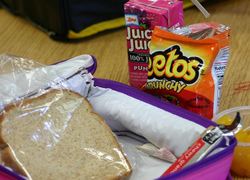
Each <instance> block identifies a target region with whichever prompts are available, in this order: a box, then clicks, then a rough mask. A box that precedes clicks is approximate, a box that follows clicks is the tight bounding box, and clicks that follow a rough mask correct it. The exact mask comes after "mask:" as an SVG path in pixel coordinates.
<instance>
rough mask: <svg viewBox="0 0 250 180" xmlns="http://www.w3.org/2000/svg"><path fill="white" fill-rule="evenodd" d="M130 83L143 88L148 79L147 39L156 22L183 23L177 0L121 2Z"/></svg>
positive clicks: (162, 24) (170, 24) (149, 37)
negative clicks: (124, 23) (124, 21)
mask: <svg viewBox="0 0 250 180" xmlns="http://www.w3.org/2000/svg"><path fill="white" fill-rule="evenodd" d="M124 12H125V20H126V28H127V38H126V39H127V47H128V48H127V49H128V65H129V81H130V85H131V86H134V87H137V88H139V89H144V87H145V84H146V82H147V74H148V59H149V43H150V40H151V35H152V30H153V29H154V27H155V26H161V27H165V28H170V27H178V26H182V25H183V3H182V1H179V0H130V1H128V2H127V3H125V5H124Z"/></svg>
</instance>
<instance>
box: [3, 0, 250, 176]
mask: <svg viewBox="0 0 250 180" xmlns="http://www.w3.org/2000/svg"><path fill="white" fill-rule="evenodd" d="M204 5H205V6H206V8H207V10H208V11H209V12H210V13H211V17H210V18H209V19H208V20H206V19H205V18H204V17H203V15H202V14H201V13H200V12H199V11H198V10H197V9H196V8H191V9H188V10H186V11H185V22H186V24H191V23H197V22H202V21H216V22H220V23H224V24H226V25H229V26H230V27H231V46H230V49H231V52H230V53H231V55H230V61H229V63H228V66H227V69H226V73H225V79H224V83H223V89H222V97H221V104H220V111H222V110H224V109H228V108H230V107H234V106H239V105H248V104H249V103H250V93H249V90H250V72H249V68H250V62H249V61H250V58H249V56H250V40H249V39H250V1H249V0H210V1H209V2H207V3H205V4H204ZM126 48H127V47H126V40H125V28H120V29H117V30H113V31H108V32H105V33H101V34H99V35H96V36H93V37H91V38H87V39H84V40H82V41H80V42H74V43H63V42H57V41H54V40H52V39H50V38H49V37H48V36H47V34H45V33H44V32H42V31H40V30H39V29H37V28H36V27H34V26H33V25H32V24H31V23H30V22H28V21H26V20H24V19H22V18H20V17H17V16H14V15H12V14H10V13H8V12H7V11H5V10H3V9H1V10H0V54H1V53H8V54H14V55H17V56H22V57H27V58H32V59H35V60H36V61H38V62H41V63H45V64H51V63H55V62H58V61H60V60H63V59H68V58H70V57H74V56H77V55H80V54H91V55H94V56H95V57H96V59H97V61H98V69H97V71H96V73H95V76H96V77H100V78H106V79H112V80H116V81H120V82H123V83H126V84H128V64H127V49H126ZM248 62H249V63H248ZM235 179H239V178H235Z"/></svg>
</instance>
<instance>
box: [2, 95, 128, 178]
mask: <svg viewBox="0 0 250 180" xmlns="http://www.w3.org/2000/svg"><path fill="white" fill-rule="evenodd" d="M1 120H2V122H1V137H2V141H1V142H0V143H1V145H2V146H4V145H6V144H7V145H8V147H9V148H8V149H6V151H5V153H3V154H2V156H3V157H2V160H3V161H4V163H5V164H6V165H7V166H10V167H11V168H13V169H14V170H17V171H18V172H20V173H22V172H24V173H22V174H23V175H25V176H27V177H29V178H30V179H34V180H36V179H39V180H40V179H41V180H43V179H44V180H45V179H46V180H49V179H53V180H56V179H60V180H62V179H67V180H68V179H74V180H75V179H83V180H85V179H86V180H88V179H121V178H124V177H126V176H129V174H130V173H131V167H130V165H129V163H128V161H127V159H126V157H125V156H124V154H123V153H122V150H121V148H120V146H119V144H118V142H117V140H116V138H115V136H114V135H113V133H112V131H111V130H110V128H109V127H108V125H106V123H105V122H104V120H103V119H102V118H101V117H99V116H98V115H97V114H95V113H94V112H93V111H92V107H91V106H90V104H89V103H88V101H87V100H85V98H83V97H82V96H80V95H78V94H76V93H73V92H70V91H68V90H50V91H48V92H47V93H45V94H43V95H41V96H38V97H34V98H31V99H25V100H23V101H22V102H20V103H17V104H15V105H10V106H7V107H6V108H5V111H4V113H3V114H2V115H1Z"/></svg>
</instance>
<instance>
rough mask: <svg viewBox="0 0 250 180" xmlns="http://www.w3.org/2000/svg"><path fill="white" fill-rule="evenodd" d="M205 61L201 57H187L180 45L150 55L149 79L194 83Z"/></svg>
mask: <svg viewBox="0 0 250 180" xmlns="http://www.w3.org/2000/svg"><path fill="white" fill-rule="evenodd" d="M203 65H204V61H203V60H202V59H201V58H199V57H195V56H193V57H186V56H184V55H183V53H182V52H181V49H180V47H179V46H178V45H174V46H172V47H170V48H168V49H167V50H165V51H157V52H154V53H153V54H151V55H150V58H149V62H148V79H154V78H155V79H158V80H168V81H175V82H182V83H184V84H186V85H191V84H194V83H195V82H196V81H197V80H198V79H199V76H200V73H201V68H202V67H203Z"/></svg>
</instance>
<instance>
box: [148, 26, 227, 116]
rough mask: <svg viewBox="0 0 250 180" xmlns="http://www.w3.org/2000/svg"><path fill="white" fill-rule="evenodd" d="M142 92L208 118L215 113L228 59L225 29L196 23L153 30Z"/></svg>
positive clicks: (224, 27)
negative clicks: (146, 74) (169, 28)
mask: <svg viewBox="0 0 250 180" xmlns="http://www.w3.org/2000/svg"><path fill="white" fill-rule="evenodd" d="M149 47H150V58H149V62H148V78H147V83H146V84H145V86H144V90H145V91H147V92H149V93H152V94H155V95H157V96H159V97H160V98H162V99H164V100H167V101H170V102H172V103H174V104H176V105H179V106H181V107H183V108H185V109H188V110H190V111H193V112H195V113H197V114H200V115H201V116H204V117H207V118H209V119H211V118H212V117H213V115H214V114H215V113H216V112H217V111H218V107H219V102H220V96H221V88H222V82H223V76H224V72H225V69H226V65H227V62H228V58H229V28H228V27H226V26H224V25H221V24H217V23H200V24H194V25H190V26H187V27H183V28H179V29H173V30H171V32H170V31H169V30H166V29H165V28H161V27H155V29H154V30H153V34H152V39H151V43H150V46H149Z"/></svg>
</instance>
